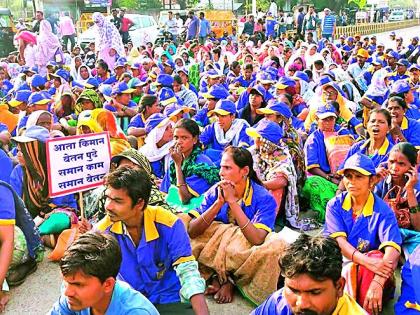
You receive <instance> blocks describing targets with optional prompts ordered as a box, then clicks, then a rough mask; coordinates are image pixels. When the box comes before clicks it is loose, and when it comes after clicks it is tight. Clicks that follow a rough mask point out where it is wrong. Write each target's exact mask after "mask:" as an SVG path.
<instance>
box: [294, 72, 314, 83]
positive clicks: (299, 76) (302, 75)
mask: <svg viewBox="0 0 420 315" xmlns="http://www.w3.org/2000/svg"><path fill="white" fill-rule="evenodd" d="M293 79H295V80H297V79H299V80H302V81H305V82H307V83H309V81H310V80H309V76H308V75H307V74H306V72H303V71H296V72H295V74H294V75H293Z"/></svg>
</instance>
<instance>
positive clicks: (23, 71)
mask: <svg viewBox="0 0 420 315" xmlns="http://www.w3.org/2000/svg"><path fill="white" fill-rule="evenodd" d="M28 71H29V67H28V66H22V67H20V70H19V73H25V72H28Z"/></svg>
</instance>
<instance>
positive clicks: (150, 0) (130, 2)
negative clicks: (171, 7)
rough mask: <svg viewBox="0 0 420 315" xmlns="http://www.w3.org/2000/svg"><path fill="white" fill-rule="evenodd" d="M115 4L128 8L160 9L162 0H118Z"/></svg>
mask: <svg viewBox="0 0 420 315" xmlns="http://www.w3.org/2000/svg"><path fill="white" fill-rule="evenodd" d="M114 6H115V7H119V8H127V9H128V10H141V9H159V8H161V7H162V2H161V1H160V0H116V1H114Z"/></svg>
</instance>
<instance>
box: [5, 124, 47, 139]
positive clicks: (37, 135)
mask: <svg viewBox="0 0 420 315" xmlns="http://www.w3.org/2000/svg"><path fill="white" fill-rule="evenodd" d="M49 138H50V132H49V131H48V130H47V129H46V128H44V127H41V126H30V127H29V128H28V129H26V131H25V134H24V135H23V136H17V137H14V138H13V140H15V141H16V142H32V141H41V142H46V141H47V140H48V139H49Z"/></svg>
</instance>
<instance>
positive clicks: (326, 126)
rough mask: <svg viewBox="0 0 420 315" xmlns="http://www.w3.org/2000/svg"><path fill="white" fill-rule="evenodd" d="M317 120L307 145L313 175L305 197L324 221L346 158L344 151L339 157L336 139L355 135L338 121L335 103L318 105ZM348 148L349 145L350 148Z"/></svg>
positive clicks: (348, 138)
mask: <svg viewBox="0 0 420 315" xmlns="http://www.w3.org/2000/svg"><path fill="white" fill-rule="evenodd" d="M316 119H317V123H318V126H317V129H316V130H315V131H314V132H313V133H312V134H311V135H310V136H309V137H308V139H307V140H306V143H305V147H304V152H305V164H306V170H307V172H308V173H309V174H310V175H312V176H309V177H308V178H307V180H306V181H305V185H304V187H303V191H302V196H303V197H304V198H305V199H307V200H308V202H309V206H310V209H312V210H315V211H317V212H318V219H319V221H320V222H324V219H325V206H326V204H327V202H328V201H329V200H330V199H331V198H333V197H334V196H335V192H336V191H337V188H338V186H337V185H338V184H339V183H340V179H341V177H340V176H339V175H337V174H336V171H337V169H338V167H339V166H340V164H341V163H342V162H344V157H345V153H344V154H341V155H340V156H337V157H336V155H335V152H336V150H335V149H336V143H335V142H338V141H336V140H337V139H341V140H342V142H347V143H352V139H353V138H352V137H351V135H350V134H349V131H348V130H347V129H344V128H341V127H340V126H339V125H338V124H336V119H337V114H336V110H335V107H334V106H333V104H331V103H328V104H327V106H321V107H319V108H318V110H317V113H316ZM349 148H350V144H348V145H347V150H348V149H349ZM340 157H341V159H340Z"/></svg>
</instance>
